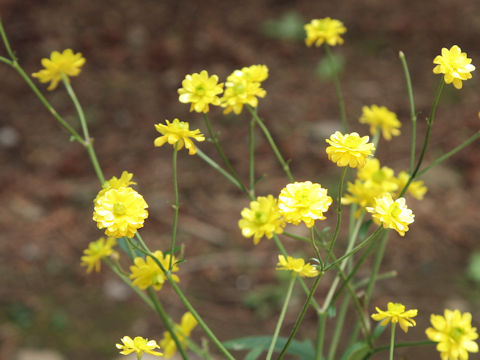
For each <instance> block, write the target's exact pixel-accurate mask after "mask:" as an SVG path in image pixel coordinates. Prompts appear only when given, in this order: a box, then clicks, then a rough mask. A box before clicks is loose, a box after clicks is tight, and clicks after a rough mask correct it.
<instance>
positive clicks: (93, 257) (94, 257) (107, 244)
mask: <svg viewBox="0 0 480 360" xmlns="http://www.w3.org/2000/svg"><path fill="white" fill-rule="evenodd" d="M116 244H117V240H116V239H115V238H112V237H109V238H107V240H105V238H103V237H101V238H100V239H98V240H97V241H92V242H91V243H90V244H88V248H87V249H85V250H83V256H82V258H81V259H80V260H81V265H82V266H86V267H87V273H91V272H92V270H93V269H95V271H96V272H99V271H100V267H101V264H102V259H103V258H105V257H107V256H110V255H112V254H114V253H116V252H115V250H113V247H114V246H115V245H116Z"/></svg>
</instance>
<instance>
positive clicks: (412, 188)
mask: <svg viewBox="0 0 480 360" xmlns="http://www.w3.org/2000/svg"><path fill="white" fill-rule="evenodd" d="M409 178H410V175H408V173H407V172H406V171H400V173H399V174H398V176H397V177H396V178H395V180H396V182H397V184H398V191H402V190H403V188H404V187H405V185H407V182H408V179H409ZM426 193H427V187H426V186H425V184H424V183H423V181H422V180H417V181H412V182H411V183H410V185H409V186H408V190H407V194H410V195H412V196H413V197H414V198H415V199H418V200H422V199H423V197H424V196H425V194H426Z"/></svg>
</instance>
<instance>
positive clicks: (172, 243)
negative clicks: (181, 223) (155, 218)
mask: <svg viewBox="0 0 480 360" xmlns="http://www.w3.org/2000/svg"><path fill="white" fill-rule="evenodd" d="M177 154H178V150H177V145H175V147H174V149H173V157H172V169H173V192H174V197H175V204H174V205H173V210H174V212H173V225H172V239H171V241H170V261H169V262H168V271H171V270H172V266H173V255H174V253H175V240H176V238H177V224H178V210H179V207H180V202H179V200H178V179H177Z"/></svg>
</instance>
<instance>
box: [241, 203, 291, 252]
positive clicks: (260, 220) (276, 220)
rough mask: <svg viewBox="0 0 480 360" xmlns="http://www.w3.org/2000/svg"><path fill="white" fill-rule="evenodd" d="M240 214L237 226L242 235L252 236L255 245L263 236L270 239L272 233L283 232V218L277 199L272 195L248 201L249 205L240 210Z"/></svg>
mask: <svg viewBox="0 0 480 360" xmlns="http://www.w3.org/2000/svg"><path fill="white" fill-rule="evenodd" d="M241 215H242V218H241V219H240V220H239V221H238V226H239V227H240V229H241V230H242V235H243V236H245V237H247V238H248V237H252V236H253V243H254V244H255V245H257V244H258V243H259V242H260V240H261V238H262V237H264V236H266V237H267V238H268V239H271V238H272V236H273V234H274V233H275V234H281V233H283V228H284V227H285V220H284V219H283V218H282V214H281V213H280V210H279V209H278V200H277V199H276V198H274V197H273V196H272V195H268V196H259V197H257V199H256V200H255V201H252V202H250V207H248V208H245V209H243V210H242V213H241Z"/></svg>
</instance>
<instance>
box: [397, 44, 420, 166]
mask: <svg viewBox="0 0 480 360" xmlns="http://www.w3.org/2000/svg"><path fill="white" fill-rule="evenodd" d="M398 56H399V57H400V61H401V62H402V67H403V72H404V73H405V81H406V83H407V92H408V102H409V103H410V118H411V119H412V142H411V148H410V174H412V173H413V167H414V165H415V148H416V145H417V114H416V113H415V103H414V100H413V88H412V80H411V79H410V72H409V71H408V65H407V60H406V59H405V54H404V53H403V51H400V52H399V53H398Z"/></svg>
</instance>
